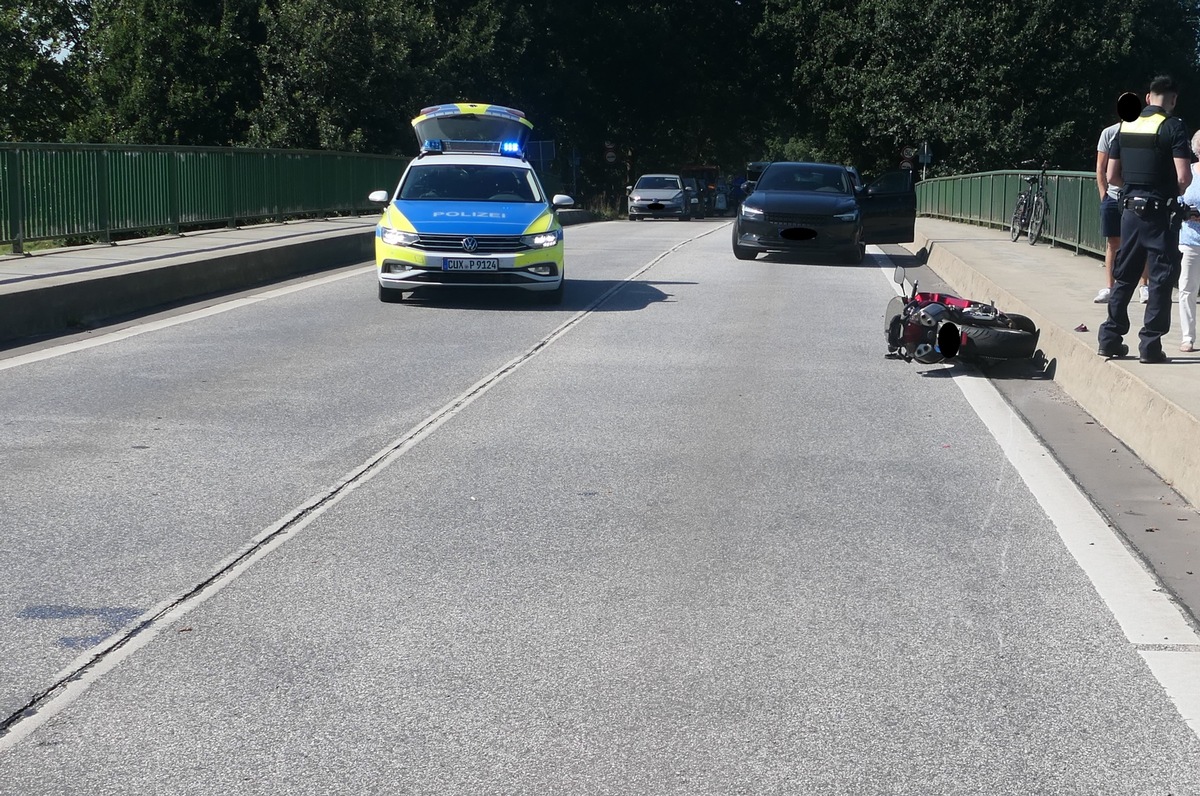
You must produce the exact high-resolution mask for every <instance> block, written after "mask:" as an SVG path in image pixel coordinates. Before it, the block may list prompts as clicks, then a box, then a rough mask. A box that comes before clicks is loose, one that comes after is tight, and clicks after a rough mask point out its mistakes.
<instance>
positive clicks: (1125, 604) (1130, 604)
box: [873, 247, 1200, 737]
mask: <svg viewBox="0 0 1200 796" xmlns="http://www.w3.org/2000/svg"><path fill="white" fill-rule="evenodd" d="M873 248H874V247H873ZM879 253H880V254H884V258H885V260H886V262H887V263H888V264H887V265H886V266H885V265H882V264H881V265H880V266H879V270H880V273H882V274H884V276H885V277H886V278H887V280H888V284H890V285H892V287H893V288H895V290H896V292H897V294H900V295H903V294H904V287H903V286H902V285H898V284H896V282H894V281H893V280H892V273H893V270H894V267H895V266H894V265H893V264H892V263H891V260H890V258H887V255H886V254H885V253H884V252H882V250H880V251H879ZM954 383H955V384H956V385H958V388H959V389H960V390H961V391H962V393H963V395H964V396H965V397H966V399H967V402H968V403H969V404H970V405H971V407H972V408H973V409H974V410H975V413H976V414H977V415H978V416H979V418H980V420H982V421H983V423H984V425H985V426H986V427H987V429H988V431H989V432H990V433H991V435H992V436H993V437H994V438H995V440H996V442H997V443H998V444H999V445H1000V448H1001V449H1002V450H1003V451H1004V454H1005V456H1007V457H1008V460H1009V462H1011V463H1012V465H1013V467H1014V468H1016V470H1017V473H1018V474H1020V476H1021V479H1022V480H1023V481H1024V482H1025V485H1026V486H1027V487H1028V488H1029V491H1030V492H1031V493H1032V494H1033V496H1034V498H1035V499H1036V500H1037V502H1038V504H1039V505H1040V506H1041V507H1042V510H1043V511H1045V512H1046V516H1047V517H1049V518H1050V521H1051V522H1052V523H1053V524H1054V527H1055V529H1056V530H1057V531H1058V535H1059V537H1060V538H1061V539H1062V541H1063V545H1064V546H1065V547H1066V548H1067V550H1068V551H1069V552H1070V553H1071V555H1072V556H1073V557H1074V558H1075V561H1076V562H1077V563H1078V564H1079V566H1080V568H1081V569H1082V570H1083V571H1084V573H1085V574H1086V575H1087V576H1088V579H1089V580H1090V581H1091V582H1092V586H1093V588H1095V589H1096V593H1097V594H1098V595H1099V596H1100V599H1101V600H1103V601H1104V604H1105V605H1106V606H1108V609H1109V611H1111V612H1112V615H1113V617H1114V618H1115V619H1116V620H1117V623H1118V624H1119V625H1120V626H1121V630H1122V631H1123V632H1124V633H1125V637H1126V638H1127V639H1128V640H1129V641H1130V642H1131V643H1132V644H1134V645H1135V646H1136V647H1142V646H1146V647H1150V646H1159V645H1161V646H1175V647H1184V649H1182V650H1179V649H1176V650H1169V651H1161V650H1145V649H1139V650H1138V652H1139V654H1140V655H1141V656H1142V658H1143V659H1144V660H1145V661H1146V665H1147V666H1148V667H1149V669H1150V671H1151V673H1152V674H1153V675H1154V677H1155V679H1157V680H1158V682H1159V684H1160V685H1162V687H1163V689H1164V690H1166V692H1167V695H1168V696H1169V697H1170V698H1171V701H1172V702H1173V703H1174V704H1175V707H1176V708H1177V709H1178V710H1179V714H1180V715H1181V716H1182V717H1183V719H1184V721H1185V722H1186V723H1187V725H1188V726H1189V727H1191V729H1192V731H1193V732H1194V733H1195V734H1196V735H1197V736H1198V737H1200V635H1198V634H1197V633H1196V631H1195V629H1193V628H1192V626H1191V625H1190V624H1189V623H1188V621H1187V619H1186V618H1185V616H1184V614H1183V612H1182V611H1181V610H1180V608H1179V606H1178V605H1177V604H1176V603H1175V601H1174V600H1173V599H1171V597H1170V596H1169V594H1168V592H1167V591H1166V590H1165V589H1164V588H1163V587H1162V585H1161V584H1160V583H1159V582H1158V580H1157V579H1156V578H1155V577H1154V575H1153V573H1151V572H1150V571H1149V570H1147V569H1146V567H1145V566H1144V565H1143V563H1142V562H1141V560H1140V559H1139V558H1137V557H1136V556H1135V555H1134V554H1133V553H1132V552H1131V551H1130V550H1129V548H1128V547H1127V546H1126V544H1125V542H1124V541H1123V540H1122V539H1121V538H1120V537H1119V536H1118V534H1117V532H1116V531H1114V530H1113V529H1112V528H1111V527H1109V525H1108V523H1107V522H1106V521H1105V519H1104V517H1103V516H1102V515H1101V514H1100V512H1099V511H1098V510H1097V509H1096V507H1095V506H1094V505H1093V504H1092V502H1091V500H1089V499H1088V497H1087V496H1086V495H1084V494H1083V493H1082V492H1081V491H1080V489H1079V487H1078V486H1077V485H1076V484H1075V482H1074V481H1073V480H1071V477H1070V476H1069V475H1067V473H1066V471H1065V470H1063V468H1062V465H1061V464H1059V462H1058V460H1057V459H1056V458H1055V457H1054V455H1053V454H1052V453H1051V452H1050V451H1049V450H1047V448H1046V447H1045V446H1044V445H1043V444H1042V442H1041V440H1039V439H1038V438H1037V436H1035V435H1034V433H1033V432H1032V431H1031V430H1030V429H1029V426H1028V425H1026V423H1025V421H1024V420H1023V419H1022V418H1021V417H1020V415H1018V414H1017V413H1016V412H1015V411H1014V410H1013V409H1012V407H1011V406H1009V405H1008V402H1007V401H1005V400H1004V397H1003V396H1002V395H1000V393H999V391H998V390H997V389H996V388H995V386H993V385H992V383H991V382H990V381H988V380H986V379H974V378H971V379H954Z"/></svg>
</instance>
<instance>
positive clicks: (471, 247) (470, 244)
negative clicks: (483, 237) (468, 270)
mask: <svg viewBox="0 0 1200 796" xmlns="http://www.w3.org/2000/svg"><path fill="white" fill-rule="evenodd" d="M478 248H479V241H477V240H475V239H474V238H463V251H466V252H473V251H475V250H476V249H478Z"/></svg>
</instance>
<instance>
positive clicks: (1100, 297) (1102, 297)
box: [1092, 287, 1112, 304]
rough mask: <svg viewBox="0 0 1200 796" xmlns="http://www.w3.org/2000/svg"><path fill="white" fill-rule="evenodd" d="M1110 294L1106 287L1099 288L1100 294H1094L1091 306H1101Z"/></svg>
mask: <svg viewBox="0 0 1200 796" xmlns="http://www.w3.org/2000/svg"><path fill="white" fill-rule="evenodd" d="M1110 293H1112V291H1111V290H1110V289H1108V288H1106V287H1102V288H1100V292H1099V293H1097V294H1096V297H1095V298H1094V299H1092V303H1093V304H1103V303H1104V302H1106V301H1108V295H1109V294H1110Z"/></svg>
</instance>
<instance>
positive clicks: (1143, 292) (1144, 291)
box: [1138, 285, 1150, 304]
mask: <svg viewBox="0 0 1200 796" xmlns="http://www.w3.org/2000/svg"><path fill="white" fill-rule="evenodd" d="M1138 295H1140V296H1141V297H1142V303H1143V304H1146V303H1148V302H1149V301H1150V288H1149V287H1147V286H1146V285H1142V286H1141V288H1139V290H1138Z"/></svg>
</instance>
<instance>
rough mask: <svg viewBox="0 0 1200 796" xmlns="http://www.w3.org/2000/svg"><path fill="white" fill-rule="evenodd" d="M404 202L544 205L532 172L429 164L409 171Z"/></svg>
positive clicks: (509, 168)
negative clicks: (432, 201) (426, 200)
mask: <svg viewBox="0 0 1200 796" xmlns="http://www.w3.org/2000/svg"><path fill="white" fill-rule="evenodd" d="M400 198H401V199H432V200H436V201H443V202H445V201H453V202H541V201H544V200H543V199H542V192H541V191H540V190H538V185H537V179H536V178H535V177H534V176H533V171H532V170H530V169H522V168H512V167H509V166H484V165H463V164H461V163H458V164H456V163H430V164H429V165H422V166H413V167H412V168H411V169H409V172H408V176H406V177H405V178H404V184H403V185H401V186H400Z"/></svg>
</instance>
